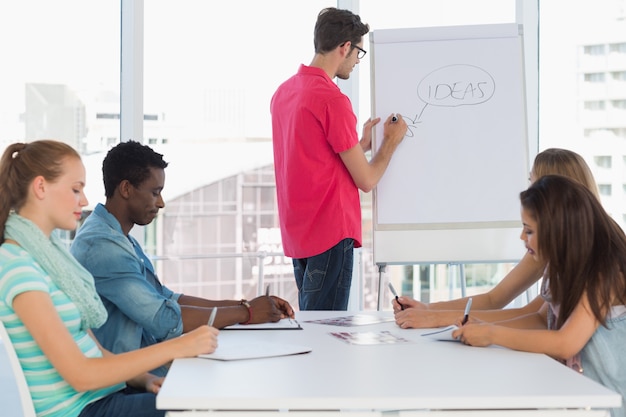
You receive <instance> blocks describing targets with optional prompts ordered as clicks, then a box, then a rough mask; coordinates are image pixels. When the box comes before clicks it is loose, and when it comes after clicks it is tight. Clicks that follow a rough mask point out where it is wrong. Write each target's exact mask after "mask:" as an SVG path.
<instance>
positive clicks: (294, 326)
mask: <svg viewBox="0 0 626 417" xmlns="http://www.w3.org/2000/svg"><path fill="white" fill-rule="evenodd" d="M222 330H302V327H301V326H300V323H298V321H297V320H296V319H290V318H286V319H282V320H278V321H277V322H273V323H259V324H233V325H231V326H226V327H224V328H223V329H222Z"/></svg>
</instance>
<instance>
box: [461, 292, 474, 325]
mask: <svg viewBox="0 0 626 417" xmlns="http://www.w3.org/2000/svg"><path fill="white" fill-rule="evenodd" d="M471 308H472V297H470V298H468V300H467V304H466V305H465V314H464V315H463V321H462V322H461V326H463V325H464V324H465V323H467V320H468V319H469V313H470V309H471Z"/></svg>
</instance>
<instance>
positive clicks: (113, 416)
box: [78, 388, 165, 417]
mask: <svg viewBox="0 0 626 417" xmlns="http://www.w3.org/2000/svg"><path fill="white" fill-rule="evenodd" d="M164 416H165V410H157V409H156V395H154V394H152V393H149V392H145V391H137V390H135V389H133V388H126V389H124V390H121V391H117V392H114V393H113V394H111V395H107V396H106V397H104V398H102V399H100V400H98V401H95V402H93V403H91V404H89V405H87V406H86V407H85V408H83V411H81V413H80V414H79V416H78V417H164Z"/></svg>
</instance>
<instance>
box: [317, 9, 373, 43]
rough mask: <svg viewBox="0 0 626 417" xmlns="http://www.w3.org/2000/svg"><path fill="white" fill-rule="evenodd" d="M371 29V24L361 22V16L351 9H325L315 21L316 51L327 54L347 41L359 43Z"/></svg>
mask: <svg viewBox="0 0 626 417" xmlns="http://www.w3.org/2000/svg"><path fill="white" fill-rule="evenodd" d="M369 30H370V28H369V25H367V23H363V22H361V18H360V17H359V16H358V15H356V14H354V13H352V12H351V11H350V10H343V9H337V8H335V7H328V8H326V9H323V10H322V11H321V12H320V13H319V15H318V16H317V22H316V23H315V32H314V33H315V36H314V38H313V43H314V46H315V53H318V54H325V53H327V52H330V51H332V50H333V49H335V48H336V47H338V46H339V45H342V44H344V43H346V42H351V43H352V45H357V44H358V43H360V42H361V40H362V39H363V36H365V34H366V33H367V32H369Z"/></svg>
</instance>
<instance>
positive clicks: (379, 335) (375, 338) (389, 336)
mask: <svg viewBox="0 0 626 417" xmlns="http://www.w3.org/2000/svg"><path fill="white" fill-rule="evenodd" d="M330 334H331V335H333V336H335V337H336V338H338V339H340V340H343V341H344V342H346V343H350V344H351V345H389V344H394V343H409V342H410V341H409V340H407V339H405V338H403V337H399V336H396V335H394V334H393V333H391V332H389V331H386V330H384V331H380V332H332V333H330Z"/></svg>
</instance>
